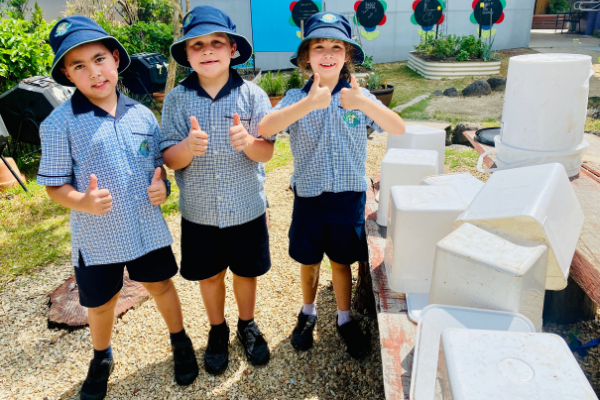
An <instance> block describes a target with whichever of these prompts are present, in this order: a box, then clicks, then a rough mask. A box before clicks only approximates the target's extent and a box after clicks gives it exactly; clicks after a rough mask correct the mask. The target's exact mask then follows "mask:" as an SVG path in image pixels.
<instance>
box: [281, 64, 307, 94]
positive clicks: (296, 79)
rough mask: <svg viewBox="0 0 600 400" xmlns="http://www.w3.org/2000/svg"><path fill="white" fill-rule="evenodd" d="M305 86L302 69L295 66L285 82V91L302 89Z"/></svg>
mask: <svg viewBox="0 0 600 400" xmlns="http://www.w3.org/2000/svg"><path fill="white" fill-rule="evenodd" d="M302 86H304V84H303V82H302V76H301V75H300V70H299V69H298V68H295V69H293V70H292V72H290V75H289V76H288V78H287V81H286V82H285V91H286V92H287V91H288V90H290V89H300V88H301V87H302Z"/></svg>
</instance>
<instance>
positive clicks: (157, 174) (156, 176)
mask: <svg viewBox="0 0 600 400" xmlns="http://www.w3.org/2000/svg"><path fill="white" fill-rule="evenodd" d="M161 174H162V170H161V169H160V167H156V169H155V170H154V176H153V177H152V183H153V184H154V183H158V182H160V180H161V179H162V177H161Z"/></svg>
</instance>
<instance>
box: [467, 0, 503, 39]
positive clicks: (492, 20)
mask: <svg viewBox="0 0 600 400" xmlns="http://www.w3.org/2000/svg"><path fill="white" fill-rule="evenodd" d="M505 8H506V0H473V13H472V14H471V22H472V23H474V24H476V25H477V34H478V35H479V33H480V32H479V29H480V27H481V37H482V38H483V39H487V38H489V37H490V36H494V35H495V34H496V30H495V29H494V24H500V23H502V21H504V9H505Z"/></svg>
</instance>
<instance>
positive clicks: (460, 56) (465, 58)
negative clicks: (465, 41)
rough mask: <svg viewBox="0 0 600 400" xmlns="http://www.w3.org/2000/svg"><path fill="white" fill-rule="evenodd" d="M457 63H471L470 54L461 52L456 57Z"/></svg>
mask: <svg viewBox="0 0 600 400" xmlns="http://www.w3.org/2000/svg"><path fill="white" fill-rule="evenodd" d="M456 61H469V52H468V51H466V50H461V51H459V52H458V54H457V55H456Z"/></svg>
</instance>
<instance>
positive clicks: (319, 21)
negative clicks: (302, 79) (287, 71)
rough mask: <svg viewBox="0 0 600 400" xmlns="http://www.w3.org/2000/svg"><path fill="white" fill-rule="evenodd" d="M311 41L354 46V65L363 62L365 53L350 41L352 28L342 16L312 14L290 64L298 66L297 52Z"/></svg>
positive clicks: (330, 13) (336, 14) (327, 13)
mask: <svg viewBox="0 0 600 400" xmlns="http://www.w3.org/2000/svg"><path fill="white" fill-rule="evenodd" d="M311 39H336V40H341V41H343V42H346V43H348V44H350V45H352V46H354V57H352V62H354V64H358V65H360V64H362V63H363V61H364V60H365V52H364V51H363V49H362V48H361V47H360V46H359V44H358V43H356V42H355V41H354V40H352V28H351V27H350V23H349V22H348V20H347V19H346V17H344V16H343V15H342V14H338V13H334V12H319V13H316V14H313V15H312V16H311V17H310V18H309V19H308V20H307V21H306V22H305V23H304V39H302V41H301V42H300V45H299V46H298V50H296V53H294V55H293V56H292V58H290V62H291V63H292V64H294V65H295V66H296V67H297V66H298V52H299V51H300V48H301V47H302V45H303V44H304V43H306V42H307V41H309V40H311Z"/></svg>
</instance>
